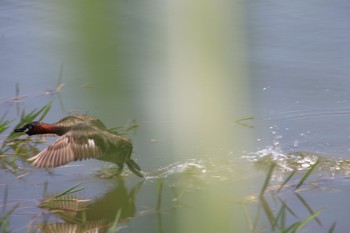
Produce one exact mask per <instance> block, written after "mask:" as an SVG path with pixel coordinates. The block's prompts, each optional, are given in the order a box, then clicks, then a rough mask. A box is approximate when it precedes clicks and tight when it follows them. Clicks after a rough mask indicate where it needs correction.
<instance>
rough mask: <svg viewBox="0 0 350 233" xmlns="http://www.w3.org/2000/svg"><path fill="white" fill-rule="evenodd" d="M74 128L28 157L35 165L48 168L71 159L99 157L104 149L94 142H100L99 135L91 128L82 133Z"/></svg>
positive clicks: (60, 164) (63, 163)
mask: <svg viewBox="0 0 350 233" xmlns="http://www.w3.org/2000/svg"><path fill="white" fill-rule="evenodd" d="M77 134H79V132H75V131H74V130H73V131H71V132H68V133H66V134H64V135H62V136H61V137H59V138H58V139H57V140H56V142H54V143H53V144H52V145H50V146H48V147H47V148H45V149H44V150H43V151H41V152H40V153H39V154H37V155H35V156H34V157H32V158H30V159H28V160H29V161H32V164H33V165H34V166H36V167H41V168H50V167H58V166H62V165H65V164H67V163H69V162H72V161H77V160H83V159H90V158H96V159H98V158H100V157H101V156H103V155H104V151H105V150H104V149H102V148H101V147H100V146H98V145H97V144H96V142H97V141H99V142H100V143H101V140H103V139H101V137H99V136H98V134H97V133H96V132H95V131H94V130H93V129H91V130H90V131H88V132H86V131H85V132H84V134H79V135H77Z"/></svg>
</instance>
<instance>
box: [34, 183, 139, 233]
mask: <svg viewBox="0 0 350 233" xmlns="http://www.w3.org/2000/svg"><path fill="white" fill-rule="evenodd" d="M141 187H142V182H140V183H139V184H137V185H136V186H135V187H133V188H132V189H131V190H130V191H128V189H127V187H126V186H125V183H124V178H123V177H119V178H117V179H115V186H114V187H113V188H112V189H111V190H109V191H108V192H107V193H106V194H104V195H103V196H102V197H99V198H97V199H92V200H83V199H80V198H79V196H78V194H77V196H71V195H63V196H60V197H59V198H54V199H52V197H47V198H46V199H44V200H43V201H42V203H41V205H40V206H39V207H41V208H44V209H48V210H49V211H50V212H52V213H54V214H55V215H56V216H58V218H59V219H60V220H61V221H56V222H47V221H45V222H43V223H39V224H37V225H36V226H35V228H37V229H40V231H41V232H62V233H64V232H106V231H107V230H108V229H109V228H110V227H111V225H112V224H113V223H114V221H115V219H116V216H117V214H118V212H120V215H119V222H121V223H126V222H127V221H128V219H130V218H132V217H134V216H135V214H136V207H135V198H136V196H137V193H138V191H139V190H140V188H141ZM62 221H63V222H62Z"/></svg>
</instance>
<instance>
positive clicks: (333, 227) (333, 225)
mask: <svg viewBox="0 0 350 233" xmlns="http://www.w3.org/2000/svg"><path fill="white" fill-rule="evenodd" d="M335 225H336V223H335V222H334V223H333V224H332V226H331V228H329V230H328V233H333V231H334V229H335Z"/></svg>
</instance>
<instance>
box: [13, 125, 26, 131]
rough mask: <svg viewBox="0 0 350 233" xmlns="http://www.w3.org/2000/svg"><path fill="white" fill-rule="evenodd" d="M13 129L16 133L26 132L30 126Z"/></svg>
mask: <svg viewBox="0 0 350 233" xmlns="http://www.w3.org/2000/svg"><path fill="white" fill-rule="evenodd" d="M13 131H14V132H16V133H20V132H23V133H26V132H27V131H28V127H25V126H24V127H22V128H18V129H14V130H13Z"/></svg>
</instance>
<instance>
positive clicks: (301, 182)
mask: <svg viewBox="0 0 350 233" xmlns="http://www.w3.org/2000/svg"><path fill="white" fill-rule="evenodd" d="M319 161H320V160H319V159H318V160H317V161H316V163H314V164H313V165H312V166H311V167H310V169H309V170H308V171H307V172H306V173H305V175H304V176H303V177H302V178H301V180H300V181H299V183H298V184H297V186H296V187H295V189H294V191H296V190H297V189H298V188H300V186H302V185H303V184H304V182H305V180H306V179H307V178H308V177H309V176H310V175H311V173H312V171H313V170H314V169H315V167H316V166H317V164H318V163H319Z"/></svg>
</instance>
